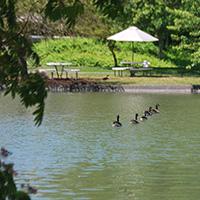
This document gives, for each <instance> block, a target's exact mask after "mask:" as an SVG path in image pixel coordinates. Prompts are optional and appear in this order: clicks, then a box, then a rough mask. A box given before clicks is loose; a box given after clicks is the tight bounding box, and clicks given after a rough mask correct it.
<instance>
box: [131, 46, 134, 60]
mask: <svg viewBox="0 0 200 200" xmlns="http://www.w3.org/2000/svg"><path fill="white" fill-rule="evenodd" d="M131 46H132V62H133V61H134V52H133V50H134V46H133V42H131Z"/></svg>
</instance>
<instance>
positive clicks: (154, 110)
mask: <svg viewBox="0 0 200 200" xmlns="http://www.w3.org/2000/svg"><path fill="white" fill-rule="evenodd" d="M159 106H160V105H159V104H156V106H155V107H156V108H153V109H152V111H153V112H154V113H160V111H159V108H158V107H159Z"/></svg>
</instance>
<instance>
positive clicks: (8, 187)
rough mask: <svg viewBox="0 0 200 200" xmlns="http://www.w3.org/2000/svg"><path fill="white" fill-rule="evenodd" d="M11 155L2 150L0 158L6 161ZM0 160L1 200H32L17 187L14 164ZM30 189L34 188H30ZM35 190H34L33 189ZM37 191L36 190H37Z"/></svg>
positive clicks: (0, 150)
mask: <svg viewBox="0 0 200 200" xmlns="http://www.w3.org/2000/svg"><path fill="white" fill-rule="evenodd" d="M10 154H11V153H10V152H9V151H7V150H6V149H5V148H3V147H2V148H1V149H0V158H3V159H6V157H8V156H9V155H10ZM3 159H0V199H1V200H7V199H8V200H30V197H29V195H28V194H27V193H26V192H24V191H20V190H18V189H17V187H16V183H15V180H14V176H16V175H17V173H16V171H15V170H14V168H13V167H14V165H13V164H12V163H8V164H7V163H5V162H4V161H3ZM29 188H32V187H30V186H29ZM32 189H33V188H32ZM34 190H35V189H34ZM35 191H36V190H35Z"/></svg>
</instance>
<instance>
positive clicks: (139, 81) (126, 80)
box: [80, 73, 200, 85]
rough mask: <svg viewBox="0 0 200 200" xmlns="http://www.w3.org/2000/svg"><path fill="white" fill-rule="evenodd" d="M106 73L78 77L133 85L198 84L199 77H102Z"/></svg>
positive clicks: (85, 74)
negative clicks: (104, 78) (106, 78)
mask: <svg viewBox="0 0 200 200" xmlns="http://www.w3.org/2000/svg"><path fill="white" fill-rule="evenodd" d="M105 75H106V74H104V73H103V74H102V73H82V74H80V78H87V79H93V80H96V81H98V82H103V83H108V84H110V83H111V84H134V85H193V84H200V77H128V76H125V77H115V76H114V75H113V74H110V75H109V79H108V80H106V81H104V80H102V78H103V77H104V76H105Z"/></svg>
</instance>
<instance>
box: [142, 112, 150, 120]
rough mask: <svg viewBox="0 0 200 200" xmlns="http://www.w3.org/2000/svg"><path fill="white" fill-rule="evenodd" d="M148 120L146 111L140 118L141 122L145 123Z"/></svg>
mask: <svg viewBox="0 0 200 200" xmlns="http://www.w3.org/2000/svg"><path fill="white" fill-rule="evenodd" d="M147 119H148V118H147V113H146V111H144V114H143V115H142V116H141V117H140V121H145V120H147Z"/></svg>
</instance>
